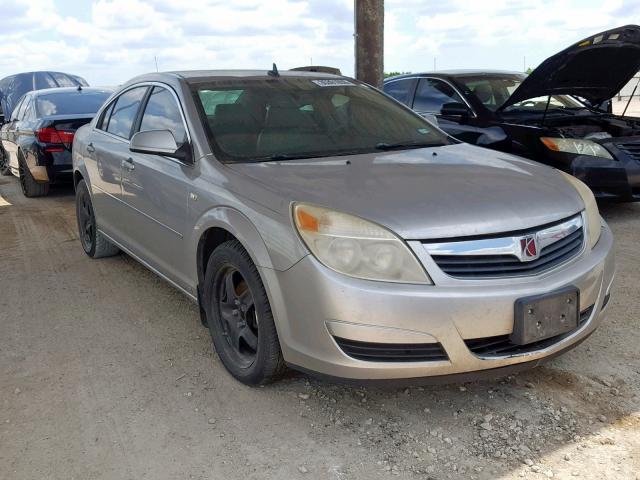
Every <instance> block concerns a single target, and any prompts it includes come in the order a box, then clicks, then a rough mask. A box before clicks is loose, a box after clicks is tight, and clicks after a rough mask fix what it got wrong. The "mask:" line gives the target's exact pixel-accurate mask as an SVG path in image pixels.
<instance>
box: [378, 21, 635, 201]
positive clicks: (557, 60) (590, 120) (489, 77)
mask: <svg viewBox="0 0 640 480" xmlns="http://www.w3.org/2000/svg"><path fill="white" fill-rule="evenodd" d="M638 70H640V27H639V26H636V25H628V26H625V27H620V28H616V29H612V30H608V31H606V32H602V33H599V34H597V35H594V36H592V37H589V38H587V39H584V40H582V41H580V42H578V43H576V44H575V45H572V46H571V47H569V48H567V49H565V50H563V51H562V52H560V53H558V54H556V55H554V56H552V57H550V58H548V59H547V60H545V61H544V62H543V63H542V64H541V65H540V66H539V67H538V68H536V69H535V70H534V71H533V72H532V73H531V74H529V75H528V76H527V75H524V74H522V73H514V72H488V71H441V72H437V73H420V74H409V75H402V76H398V77H393V78H390V79H388V80H386V81H385V84H384V91H385V92H386V93H387V94H389V95H391V96H392V97H394V98H395V99H396V100H398V101H400V102H402V103H404V104H405V105H407V106H409V107H411V108H413V109H414V110H415V111H417V112H418V113H420V114H423V115H429V116H432V115H435V117H436V118H437V121H438V124H439V126H440V128H442V129H443V130H444V131H445V132H447V133H449V134H450V135H452V136H454V137H456V138H457V139H459V140H462V141H464V142H468V143H473V144H476V145H481V146H485V147H490V148H493V149H496V150H501V151H504V152H509V153H514V154H516V155H521V156H524V157H528V158H530V159H533V160H536V161H539V162H542V163H545V164H548V165H552V166H555V167H557V168H560V169H561V170H564V171H566V172H569V173H571V174H573V175H575V176H576V177H578V178H579V179H580V180H582V181H583V182H585V183H586V184H587V185H589V186H590V187H591V189H592V190H593V192H594V193H595V195H596V196H597V197H599V198H613V199H617V200H624V201H640V118H630V117H621V116H617V115H613V114H610V113H608V112H606V111H603V109H602V106H603V105H604V104H605V103H606V101H607V100H608V99H610V98H612V97H613V96H615V95H616V93H617V92H619V91H620V89H621V88H622V87H623V86H624V85H625V84H626V83H627V82H628V81H629V80H630V79H631V78H632V77H633V75H634V74H635V73H636V72H638Z"/></svg>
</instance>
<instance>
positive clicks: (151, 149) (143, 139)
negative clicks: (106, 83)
mask: <svg viewBox="0 0 640 480" xmlns="http://www.w3.org/2000/svg"><path fill="white" fill-rule="evenodd" d="M129 150H131V151H132V152H136V153H147V154H150V155H162V156H165V157H171V158H177V159H178V160H182V161H183V162H186V163H192V162H193V158H192V156H191V149H190V148H189V144H188V143H186V142H185V143H184V144H183V145H182V146H181V147H178V144H177V143H176V139H175V137H174V136H173V133H171V132H170V131H169V130H148V131H146V132H138V133H136V134H134V135H133V137H131V142H130V144H129Z"/></svg>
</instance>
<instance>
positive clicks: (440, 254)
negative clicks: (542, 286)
mask: <svg viewBox="0 0 640 480" xmlns="http://www.w3.org/2000/svg"><path fill="white" fill-rule="evenodd" d="M525 238H535V239H536V243H537V254H536V256H534V257H529V258H528V257H527V255H526V254H525V253H524V252H523V247H522V243H521V242H522V240H523V239H525ZM584 239H585V228H584V220H583V217H582V214H578V215H575V216H573V217H571V218H569V219H567V220H563V221H560V222H558V223H555V224H553V225H549V226H546V227H541V228H539V229H531V230H526V231H522V232H517V233H511V234H509V235H506V236H496V237H491V238H476V239H471V240H464V239H461V240H451V241H447V242H422V245H423V247H424V249H425V250H426V252H427V253H428V254H429V255H431V257H432V259H433V260H434V262H435V263H436V264H437V265H438V267H440V269H441V270H442V271H443V272H444V273H445V274H447V275H449V276H451V277H455V278H463V279H478V278H501V277H512V276H523V275H537V274H540V273H542V272H544V271H547V270H550V269H551V268H554V267H556V266H558V265H559V264H561V263H564V262H566V261H568V260H570V259H571V258H574V257H575V256H577V255H578V254H579V253H580V252H581V251H582V249H583V247H584V243H585V242H584Z"/></svg>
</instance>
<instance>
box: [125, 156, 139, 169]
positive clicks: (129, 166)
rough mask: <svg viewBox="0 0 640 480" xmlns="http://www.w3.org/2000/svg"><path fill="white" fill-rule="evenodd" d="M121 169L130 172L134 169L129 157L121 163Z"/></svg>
mask: <svg viewBox="0 0 640 480" xmlns="http://www.w3.org/2000/svg"><path fill="white" fill-rule="evenodd" d="M122 168H124V169H125V170H127V171H129V172H132V171H133V170H135V169H136V166H135V164H134V163H133V158H131V157H129V158H127V159H126V160H123V161H122Z"/></svg>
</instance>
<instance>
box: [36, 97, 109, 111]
mask: <svg viewBox="0 0 640 480" xmlns="http://www.w3.org/2000/svg"><path fill="white" fill-rule="evenodd" d="M110 95H111V93H110V92H87V91H83V92H69V93H66V92H65V93H62V92H58V93H49V94H45V95H38V96H37V97H36V98H37V100H36V110H37V111H38V116H40V117H47V116H49V115H74V114H78V115H84V114H92V113H96V112H97V111H98V110H99V109H100V107H101V106H102V104H103V103H104V102H105V101H106V100H107V98H109V96H110Z"/></svg>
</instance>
